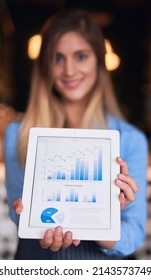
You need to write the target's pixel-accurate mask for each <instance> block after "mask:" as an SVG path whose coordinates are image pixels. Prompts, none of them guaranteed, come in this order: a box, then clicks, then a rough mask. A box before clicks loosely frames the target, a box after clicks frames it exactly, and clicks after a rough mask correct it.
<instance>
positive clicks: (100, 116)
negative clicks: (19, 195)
mask: <svg viewBox="0 0 151 280" xmlns="http://www.w3.org/2000/svg"><path fill="white" fill-rule="evenodd" d="M71 30H72V31H76V32H78V33H79V34H81V36H82V37H84V38H85V40H86V41H87V42H88V43H89V44H90V45H91V46H92V48H93V50H94V52H95V54H96V57H97V61H98V79H97V82H96V85H95V87H94V90H93V94H91V96H90V100H89V104H88V106H87V108H86V111H85V113H84V115H83V117H82V119H81V124H80V128H90V127H91V126H93V125H94V124H95V126H97V128H106V121H105V112H108V113H110V114H112V115H114V116H117V117H120V118H121V117H122V114H121V112H120V110H119V107H118V104H117V101H116V98H115V95H114V92H113V87H112V83H111V79H110V76H109V73H108V72H107V70H106V68H105V60H104V57H105V47H104V39H103V36H102V34H101V32H100V30H99V28H98V27H97V26H96V24H95V23H94V22H93V21H92V19H91V18H90V17H89V15H88V13H86V12H84V11H76V10H74V11H72V13H71V12H70V11H68V12H67V13H65V14H63V15H61V16H59V17H58V18H57V19H55V20H54V22H53V23H52V22H50V20H49V21H47V23H46V25H45V26H44V28H43V29H42V38H43V39H42V46H41V51H40V55H39V58H38V60H37V61H36V62H35V66H34V69H33V74H32V83H31V89H30V98H29V104H28V107H27V110H26V113H25V116H24V118H23V121H22V123H21V126H20V131H19V139H18V153H19V159H20V162H21V163H22V164H25V160H26V152H27V145H28V135H29V130H30V128H31V127H58V128H59V127H60V128H61V127H65V123H66V115H65V111H64V108H63V104H62V103H61V99H60V98H59V96H58V93H56V92H55V90H54V88H53V77H52V73H53V65H54V59H55V46H56V44H57V42H58V40H59V38H60V37H61V36H62V35H63V34H64V33H66V32H69V31H71Z"/></svg>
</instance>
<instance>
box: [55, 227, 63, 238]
mask: <svg viewBox="0 0 151 280" xmlns="http://www.w3.org/2000/svg"><path fill="white" fill-rule="evenodd" d="M56 233H57V235H58V236H59V235H61V234H62V228H61V227H58V228H57V229H56Z"/></svg>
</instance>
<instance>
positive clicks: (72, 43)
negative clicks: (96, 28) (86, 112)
mask: <svg viewBox="0 0 151 280" xmlns="http://www.w3.org/2000/svg"><path fill="white" fill-rule="evenodd" d="M53 78H54V87H55V89H56V90H57V91H58V92H59V93H60V95H61V96H62V97H63V99H64V100H67V101H70V102H77V101H81V100H82V99H84V98H85V97H86V96H88V95H89V93H91V91H92V89H93V87H94V85H95V83H96V79H97V58H96V55H95V53H94V51H93V49H92V47H91V46H90V45H89V43H88V42H87V41H85V39H83V37H82V36H81V35H80V34H79V33H76V32H68V33H65V34H64V35H62V36H61V37H60V39H59V41H58V43H57V46H56V59H55V66H54V71H53Z"/></svg>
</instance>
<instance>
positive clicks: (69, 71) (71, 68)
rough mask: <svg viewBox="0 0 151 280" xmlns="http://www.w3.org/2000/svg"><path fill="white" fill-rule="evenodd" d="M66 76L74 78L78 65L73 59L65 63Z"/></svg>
mask: <svg viewBox="0 0 151 280" xmlns="http://www.w3.org/2000/svg"><path fill="white" fill-rule="evenodd" d="M64 70H65V74H66V75H67V76H73V75H74V74H75V71H76V65H75V62H74V61H73V60H72V59H69V60H66V63H65V69H64Z"/></svg>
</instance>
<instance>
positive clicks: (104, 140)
mask: <svg viewBox="0 0 151 280" xmlns="http://www.w3.org/2000/svg"><path fill="white" fill-rule="evenodd" d="M119 142H120V139H119V132H118V131H116V130H100V129H99V130H96V129H64V128H59V129H58V128H31V130H30V134H29V142H28V151H27V160H26V166H25V176H24V185H23V194H22V202H23V205H24V207H23V211H22V213H21V215H20V221H19V230H18V234H19V237H20V238H35V239H36V238H42V237H43V236H44V232H45V231H46V229H48V228H51V229H54V228H55V227H57V226H61V227H62V228H63V232H66V231H71V232H72V233H73V239H80V240H118V239H120V202H119V188H118V187H117V186H116V185H115V182H114V181H115V179H116V177H117V174H118V173H119V172H120V169H119V165H118V164H117V162H116V158H117V157H118V156H119V154H120V151H119V146H120V144H119Z"/></svg>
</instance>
